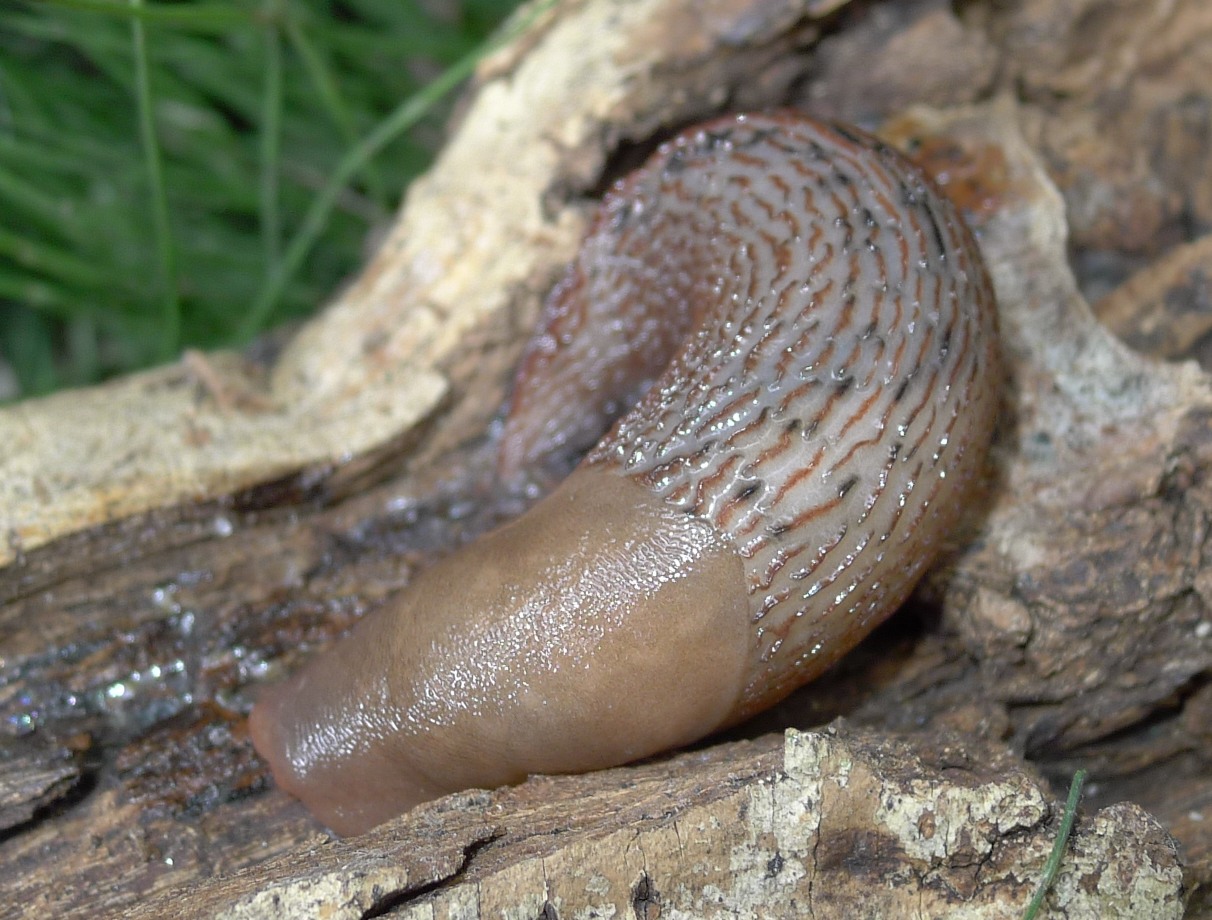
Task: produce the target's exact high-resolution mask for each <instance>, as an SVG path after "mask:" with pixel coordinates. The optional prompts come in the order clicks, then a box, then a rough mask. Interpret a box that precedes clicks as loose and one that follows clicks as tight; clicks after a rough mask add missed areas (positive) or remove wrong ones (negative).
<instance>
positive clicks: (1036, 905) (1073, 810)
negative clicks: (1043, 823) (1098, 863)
mask: <svg viewBox="0 0 1212 920" xmlns="http://www.w3.org/2000/svg"><path fill="white" fill-rule="evenodd" d="M1085 782H1086V771H1085V770H1078V771H1077V772H1076V773H1074V774H1073V782H1072V783H1070V784H1069V799H1068V801H1067V802H1065V813H1064V815H1063V816H1062V818H1061V823H1060V827H1059V828H1058V829H1057V832H1056V840H1054V841H1053V843H1052V852H1051V853H1049V854H1048V861H1047V862H1046V863H1045V864H1044V874H1043V876H1042V877H1041V878H1040V880H1039V888H1037V889H1036V891H1035V897H1033V898H1032V899H1031V903H1030V904H1028V905H1027V909H1026V910H1025V911H1024V912H1023V920H1035V918H1036V916H1037V915H1038V914H1039V909H1040V908H1041V907H1042V906H1043V904H1044V898H1046V897H1047V896H1048V892H1049V891H1050V890H1051V889H1052V885H1053V883H1054V882H1055V881H1056V876H1057V873H1058V872H1060V865H1061V861H1062V860H1063V859H1064V858H1065V848H1066V846H1067V845H1068V843H1069V835H1070V834H1071V833H1072V832H1073V821H1074V819H1075V818H1076V817H1077V805H1078V802H1080V801H1081V797H1082V786H1083V785H1084V784H1085Z"/></svg>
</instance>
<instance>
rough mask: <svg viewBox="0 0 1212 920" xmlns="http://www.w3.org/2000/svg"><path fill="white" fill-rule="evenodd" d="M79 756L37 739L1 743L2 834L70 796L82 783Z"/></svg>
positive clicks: (0, 806) (0, 741) (0, 802)
mask: <svg viewBox="0 0 1212 920" xmlns="http://www.w3.org/2000/svg"><path fill="white" fill-rule="evenodd" d="M80 775H81V770H80V765H79V764H78V763H77V758H76V755H75V753H74V752H73V751H71V750H70V749H69V748H66V747H48V746H46V745H43V744H40V743H39V742H38V741H37V740H35V739H28V738H16V739H11V740H10V739H0V834H3V833H4V832H5V831H7V830H9V829H11V828H14V827H17V826H18V825H21V824H24V823H25V822H26V821H29V820H30V819H31V818H33V817H34V815H35V814H37V813H38V812H39V811H40V810H42V809H45V808H48V807H50V806H52V805H54V804H55V803H56V802H59V801H60V800H61V799H63V797H64V796H66V795H68V794H69V793H70V792H71V791H72V790H73V789H74V788H75V787H76V784H77V783H78V782H79V781H80Z"/></svg>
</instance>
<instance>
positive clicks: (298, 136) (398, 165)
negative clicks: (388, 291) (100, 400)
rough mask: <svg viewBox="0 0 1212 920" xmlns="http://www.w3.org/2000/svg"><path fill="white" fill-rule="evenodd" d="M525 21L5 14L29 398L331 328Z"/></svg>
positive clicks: (365, 13) (5, 319)
mask: <svg viewBox="0 0 1212 920" xmlns="http://www.w3.org/2000/svg"><path fill="white" fill-rule="evenodd" d="M515 6H517V0H461V2H460V0H447V2H445V3H440V2H430V3H427V4H425V8H427V9H432V8H443V9H444V11H445V15H443V16H441V17H434V16H431V15H428V14H427V13H426V12H425V11H424V10H423V9H422V7H421V5H420V4H419V3H418V2H416V0H339V2H337V0H330V2H325V0H203V2H173V3H169V2H165V0H39V2H35V0H9V2H7V3H5V4H4V6H3V10H2V11H0V357H2V358H3V360H4V361H5V362H6V363H7V364H8V365H9V366H10V367H11V369H12V371H13V372H14V373H15V375H16V378H17V381H18V383H19V392H20V395H23V396H24V395H33V394H37V393H44V392H48V391H50V390H53V389H56V388H59V387H64V386H75V385H80V384H84V383H89V382H93V381H96V380H99V379H102V378H104V377H106V376H109V375H112V374H116V373H121V372H124V371H128V370H132V369H135V368H139V367H145V366H148V365H150V364H154V363H158V362H162V361H167V360H171V359H172V358H173V357H174V356H175V355H176V354H178V353H179V351H180V350H181V349H182V348H183V347H188V346H192V347H201V348H214V347H221V346H225V345H239V344H243V343H245V342H247V341H248V340H250V339H251V338H252V337H253V336H254V335H256V333H258V332H260V331H261V330H263V329H265V328H267V327H269V326H272V325H274V324H277V323H280V322H282V321H283V320H287V319H290V318H293V317H299V316H303V315H306V314H308V313H310V312H312V311H314V310H315V309H316V308H317V307H318V306H320V305H321V304H322V303H323V302H324V300H325V299H326V298H327V297H328V295H329V294H330V293H331V292H332V291H333V289H334V288H335V287H336V286H337V285H338V284H339V283H340V281H341V280H342V279H344V278H346V277H348V276H349V274H350V273H351V272H353V271H354V270H355V269H356V268H357V266H358V265H359V264H360V263H361V261H362V260H363V258H364V255H365V252H364V249H365V245H366V240H367V239H368V237H369V236H370V235H371V234H372V233H373V232H374V231H375V230H376V229H378V228H381V227H382V226H384V225H385V224H386V223H387V222H388V221H389V220H390V218H391V215H392V213H393V211H394V209H395V207H396V205H397V203H398V202H399V199H400V194H401V191H402V190H403V188H404V186H405V185H406V184H407V183H408V181H409V180H410V179H411V178H412V177H413V176H415V175H416V174H417V173H418V172H419V171H420V170H422V169H423V168H424V167H425V166H426V165H427V163H428V162H429V161H430V159H431V156H432V153H433V151H434V148H435V147H436V144H437V143H438V140H439V138H440V125H441V122H442V117H443V115H444V110H443V107H442V105H441V103H442V101H443V100H445V99H447V98H449V90H450V89H451V88H453V87H454V86H455V85H457V84H458V82H459V81H460V80H461V79H462V78H464V77H466V76H467V75H468V74H469V73H470V71H471V68H472V66H473V65H474V62H475V60H476V59H477V58H478V52H477V49H482V48H483V47H484V44H485V42H486V41H489V40H490V39H489V36H490V35H492V34H493V33H494V30H496V29H497V28H498V26H499V25H500V23H501V22H502V20H503V19H504V17H505V16H506V15H507V14H508V13H510V12H511V11H512V10H513V8H514V7H515ZM498 34H499V33H498Z"/></svg>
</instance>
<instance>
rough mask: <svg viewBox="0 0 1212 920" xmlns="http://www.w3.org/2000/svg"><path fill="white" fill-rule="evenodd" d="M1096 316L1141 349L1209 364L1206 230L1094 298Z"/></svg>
mask: <svg viewBox="0 0 1212 920" xmlns="http://www.w3.org/2000/svg"><path fill="white" fill-rule="evenodd" d="M1094 312H1095V314H1096V315H1097V316H1098V318H1099V320H1101V321H1102V322H1103V323H1105V324H1106V326H1107V328H1109V329H1110V330H1111V331H1112V332H1114V333H1115V334H1116V335H1117V336H1119V337H1120V338H1121V339H1123V340H1124V341H1125V342H1126V343H1127V344H1129V345H1131V346H1132V347H1133V348H1135V349H1136V350H1137V351H1139V352H1141V353H1142V354H1146V355H1150V356H1152V357H1154V358H1162V359H1166V360H1181V359H1194V360H1196V361H1198V362H1199V364H1200V366H1201V367H1203V368H1204V369H1205V370H1208V369H1212V236H1203V237H1200V238H1199V239H1197V240H1195V241H1194V242H1191V243H1187V244H1185V245H1183V246H1180V247H1178V248H1177V249H1174V250H1173V251H1171V252H1169V253H1167V255H1166V257H1165V258H1164V259H1159V260H1158V261H1157V262H1154V263H1152V264H1151V265H1149V266H1148V267H1147V268H1144V269H1141V270H1140V271H1139V272H1137V273H1136V274H1135V275H1133V276H1132V277H1131V278H1129V279H1128V280H1127V281H1125V282H1124V283H1123V284H1121V285H1120V286H1119V287H1117V288H1116V289H1115V290H1114V291H1112V292H1111V293H1110V294H1108V295H1107V296H1106V297H1104V298H1102V299H1101V300H1099V301H1098V302H1097V303H1096V304H1094Z"/></svg>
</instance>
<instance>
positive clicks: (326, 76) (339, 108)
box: [285, 15, 391, 213]
mask: <svg viewBox="0 0 1212 920" xmlns="http://www.w3.org/2000/svg"><path fill="white" fill-rule="evenodd" d="M285 27H286V36H287V38H288V39H289V40H290V44H291V47H292V48H294V51H295V54H297V55H298V56H299V61H300V62H301V63H302V64H303V69H304V70H305V71H306V72H307V76H308V77H309V78H310V79H311V83H312V86H314V87H315V89H316V94H317V96H318V98H319V100H320V104H321V106H322V107H323V108H324V109H325V110H326V111H327V112H328V117H329V118H331V119H332V121H333V124H334V125H336V128H337V130H338V131H339V132H340V133H341V137H342V139H343V140H344V141H345V144H346V146H348V147H353V146H354V145H355V144H357V141H358V133H357V128H356V127H355V125H354V120H353V116H352V115H351V114H350V111H349V106H348V105H347V104H346V102H345V100H344V98H342V96H341V93H340V91H339V90H338V89H337V81H336V80H334V79H333V78H332V74H331V72H330V69H329V67H328V66H327V65H326V64H325V63H324V60H323V59H322V58H321V57H320V53H319V52H318V51H317V50H316V46H315V44H314V43H313V42H312V41H311V39H310V38H308V36H307V32H306V31H305V30H304V28H303V25H302V23H300V22H299V20H298V18H297V17H295V16H292V15H288V16H287V17H286V22H285ZM362 180H363V181H364V182H365V183H366V188H367V191H368V193H369V195H370V197H371V198H372V199H374V201H375V202H376V203H377V204H378V205H379V207H380V208H382V209H383V212H384V213H386V212H387V211H389V210H390V209H391V203H390V202H389V201H388V199H387V187H386V186H385V185H384V183H383V180H382V178H381V177H380V176H379V171H378V170H377V169H375V168H374V164H373V163H367V164H366V165H365V167H364V168H363V169H362Z"/></svg>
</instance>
